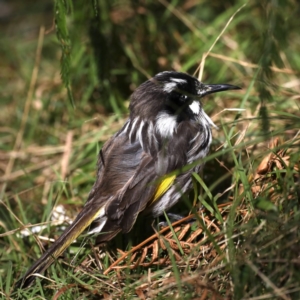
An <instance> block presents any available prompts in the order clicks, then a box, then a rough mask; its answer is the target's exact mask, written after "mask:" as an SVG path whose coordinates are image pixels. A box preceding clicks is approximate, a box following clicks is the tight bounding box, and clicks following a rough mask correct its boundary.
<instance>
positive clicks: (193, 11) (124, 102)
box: [0, 0, 300, 299]
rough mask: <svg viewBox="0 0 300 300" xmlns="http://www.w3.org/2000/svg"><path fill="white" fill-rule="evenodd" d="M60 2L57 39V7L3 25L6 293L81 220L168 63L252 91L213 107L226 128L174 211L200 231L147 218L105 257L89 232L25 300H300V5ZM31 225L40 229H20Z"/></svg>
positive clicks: (0, 244)
mask: <svg viewBox="0 0 300 300" xmlns="http://www.w3.org/2000/svg"><path fill="white" fill-rule="evenodd" d="M66 3H67V4H68V5H69V6H68V8H67V9H66V10H65V11H66V12H69V14H68V15H66V16H65V15H62V17H64V16H65V24H64V26H66V27H65V28H64V32H63V33H64V35H62V34H61V35H60V36H59V37H58V39H57V37H56V35H55V29H54V27H53V26H52V25H53V20H52V18H53V14H52V11H50V12H49V9H48V10H47V8H49V7H51V6H52V3H51V2H49V3H48V6H47V3H46V2H45V7H42V6H40V5H37V4H34V3H32V4H30V5H29V6H28V9H27V11H28V13H21V14H14V15H16V16H15V17H14V16H13V15H10V16H9V17H8V18H7V19H5V21H4V23H3V24H4V26H3V27H2V29H1V30H2V31H3V34H2V36H3V38H2V39H1V41H0V43H1V47H0V49H1V50H0V53H1V57H2V61H1V72H0V80H1V83H0V86H1V96H0V97H1V101H0V103H1V104H2V106H1V110H0V120H1V121H0V136H1V139H0V184H1V190H0V195H1V197H0V198H1V203H0V205H1V206H0V207H1V209H0V249H2V251H1V252H0V253H1V255H0V260H1V264H0V291H1V292H0V295H1V297H2V298H3V299H15V298H16V297H17V295H16V294H12V293H13V288H14V284H15V282H16V280H17V279H18V278H19V277H20V276H21V274H23V273H24V272H25V270H26V268H27V267H29V266H30V265H31V263H32V262H33V261H34V260H35V259H37V257H39V255H40V253H41V252H42V251H43V248H44V247H45V248H46V247H47V246H48V245H49V244H50V242H51V239H55V238H57V237H58V236H59V234H60V233H61V232H62V230H63V227H64V223H67V222H68V220H69V219H68V218H70V219H72V218H74V216H75V215H76V214H77V213H78V211H80V208H81V207H82V205H83V203H84V202H85V200H86V198H87V195H88V192H89V190H90V188H91V186H92V184H93V181H94V178H95V165H96V159H97V155H98V152H99V149H100V148H101V146H102V145H103V143H104V142H105V141H106V140H107V139H108V138H109V137H110V136H111V135H112V134H113V133H114V132H116V131H117V130H118V129H119V128H121V126H122V124H123V123H124V121H125V119H126V114H127V109H126V107H127V106H128V98H129V95H130V93H131V92H132V91H133V90H134V88H135V87H137V86H138V85H139V84H140V83H141V82H143V81H145V80H146V77H147V76H148V75H150V76H151V75H154V74H155V73H157V72H158V71H161V70H168V69H175V70H178V71H185V72H189V73H190V74H193V73H194V72H195V70H197V69H198V68H199V69H200V74H202V75H201V80H202V81H204V82H206V83H218V82H225V83H232V84H235V85H239V86H241V87H242V88H243V90H242V91H230V92H226V93H220V94H216V95H215V96H213V97H207V98H206V99H204V104H205V111H206V112H207V114H208V115H209V116H211V117H212V120H213V121H214V122H215V123H216V124H217V125H218V127H219V130H218V131H217V130H214V131H213V136H214V140H213V145H212V147H211V152H210V155H209V156H208V157H207V158H206V159H205V162H206V166H205V168H204V170H203V172H202V174H200V176H199V175H198V174H194V191H195V193H194V194H191V195H186V196H185V197H183V200H182V204H181V206H180V207H177V208H176V207H175V208H174V209H175V210H176V209H177V210H180V211H185V212H186V215H187V219H189V220H190V219H191V218H193V220H194V222H183V221H178V222H176V223H175V224H173V225H172V226H171V227H170V228H169V227H167V228H162V229H161V228H159V229H158V228H157V226H156V224H153V226H151V225H152V220H150V219H149V221H147V224H148V228H147V230H146V229H145V221H144V220H140V221H138V222H137V224H136V225H135V226H134V230H133V231H132V233H131V234H129V235H128V236H122V235H119V236H117V237H116V238H115V239H114V240H113V241H112V242H111V243H110V244H109V245H108V246H107V247H106V248H102V249H98V248H96V247H94V246H93V240H89V239H87V238H86V237H84V236H83V237H81V238H79V239H78V240H77V241H76V243H74V244H72V246H71V247H70V248H69V249H68V251H66V253H65V255H64V259H60V260H58V261H57V262H56V263H55V264H54V265H53V266H51V267H50V268H49V271H48V272H46V273H45V274H44V275H43V276H45V279H44V280H43V281H39V280H37V283H36V284H35V285H34V286H33V287H31V288H29V289H27V290H24V291H19V292H18V295H19V297H20V298H22V299H50V298H52V299H77V298H78V299H79V298H80V299H99V297H103V298H104V299H110V297H111V298H112V299H131V298H137V299H147V298H150V299H174V298H175V297H177V298H179V299H299V296H300V290H299V280H300V273H299V257H298V256H299V255H298V253H299V246H300V245H299V218H300V215H299V155H300V154H299V132H298V130H299V120H300V119H299V103H298V102H299V79H298V78H299V71H298V70H299V69H300V56H299V53H298V52H299V51H298V49H299V39H298V24H297V17H296V16H297V10H299V8H298V6H297V3H296V2H294V1H286V2H281V1H265V2H261V1H249V2H247V3H246V6H243V5H244V1H235V2H234V3H233V2H229V1H225V2H224V1H222V2H220V3H218V2H216V4H215V6H213V5H212V4H211V3H210V2H208V1H203V2H201V5H200V4H198V3H197V2H196V1H184V2H182V3H179V2H178V1H171V2H166V1H164V0H161V1H157V2H151V1H145V2H142V1H140V2H138V4H136V2H133V1H132V2H131V1H127V2H119V1H115V2H109V3H104V2H103V3H102V2H101V3H98V4H97V3H96V2H95V3H96V4H95V5H96V6H88V5H83V3H81V1H76V3H75V2H74V3H72V2H71V1H69V2H66ZM22 5H23V4H22V2H20V3H18V4H16V5H15V6H14V7H13V9H14V10H16V11H19V12H21V11H22V12H23V11H25V10H24V7H23V6H22ZM55 5H58V6H56V8H57V7H60V9H62V10H64V9H65V8H64V7H62V8H61V5H62V2H61V1H58V0H57V1H55ZM59 5H60V6H59ZM80 5H81V6H80ZM95 7H96V8H97V9H96V8H95ZM29 11H30V13H31V14H34V16H35V17H34V18H32V17H30V14H29ZM233 15H234V17H233V18H232V19H230V18H231V17H232V16H233ZM95 16H96V17H95ZM40 20H43V23H41V21H40ZM229 20H230V22H229ZM63 21H64V20H63ZM41 25H45V27H43V26H41ZM100 25H101V26H100ZM66 38H69V40H70V43H71V56H70V57H68V58H67V59H70V61H69V62H66V61H62V64H64V63H65V64H66V65H64V69H61V62H60V58H61V56H62V51H66V48H63V49H62V50H61V48H60V47H61V44H62V43H63V42H64V41H65V39H66ZM68 45H69V44H68ZM68 49H70V48H68V47H67V50H68ZM68 51H69V50H68ZM65 54H68V53H65ZM68 64H69V65H68ZM66 70H67V71H66ZM60 72H63V75H64V77H63V78H64V81H62V79H61V76H60ZM197 74H199V73H198V72H197ZM65 86H67V87H68V88H69V91H68V90H67V89H66V88H65ZM71 94H72V98H71ZM72 101H73V102H72ZM191 203H194V205H193V206H192V205H191ZM57 207H60V208H61V209H63V210H64V212H63V216H60V215H59V214H56V216H55V214H54V213H53V212H55V211H57V209H56V208H57ZM189 211H191V212H192V213H193V214H195V213H196V214H195V215H194V216H193V217H191V216H188V212H189ZM54 216H55V217H56V218H54ZM30 224H32V225H30ZM37 224H39V225H41V226H42V225H45V227H44V229H43V230H42V231H41V232H38V233H36V234H33V235H29V236H24V235H25V233H26V232H27V228H31V227H34V226H36V225H37ZM152 227H153V228H152ZM1 297H0V298H1Z"/></svg>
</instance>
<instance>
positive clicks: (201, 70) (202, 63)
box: [195, 3, 246, 81]
mask: <svg viewBox="0 0 300 300" xmlns="http://www.w3.org/2000/svg"><path fill="white" fill-rule="evenodd" d="M245 6H246V3H245V4H243V5H242V6H241V7H240V8H239V9H238V10H237V11H236V12H235V13H234V14H233V15H232V16H231V17H230V19H229V20H228V22H227V23H226V25H225V27H224V28H223V30H222V31H221V33H220V34H219V35H218V37H217V38H216V39H215V41H214V42H213V44H212V45H211V46H210V48H209V49H208V51H207V52H205V53H204V54H203V56H202V60H201V63H200V65H199V66H198V68H197V69H196V71H195V73H196V72H198V70H199V76H198V78H199V80H200V81H201V78H202V75H203V70H204V63H205V60H206V57H207V56H208V55H209V53H210V52H211V50H212V49H213V47H214V46H215V44H216V43H217V41H218V40H219V39H220V37H221V36H222V35H223V33H224V32H225V30H226V29H227V27H228V26H229V24H230V23H231V21H232V20H233V18H234V17H235V15H236V14H237V13H238V12H239V11H240V10H241V9H242V8H244V7H245Z"/></svg>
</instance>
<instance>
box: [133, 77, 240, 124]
mask: <svg viewBox="0 0 300 300" xmlns="http://www.w3.org/2000/svg"><path fill="white" fill-rule="evenodd" d="M234 89H240V88H239V87H237V86H234V85H230V84H204V83H202V82H200V81H199V80H198V79H197V78H195V77H193V76H190V75H188V74H185V73H181V72H175V71H166V72H161V73H158V74H157V75H155V76H154V77H153V78H151V79H149V80H147V81H146V82H144V83H143V84H141V85H140V86H139V87H138V88H137V89H136V90H135V92H134V93H133V94H132V97H131V104H130V112H131V117H136V116H139V117H141V118H142V119H150V120H151V119H155V118H157V116H158V115H159V114H160V113H162V112H163V113H167V114H169V115H172V116H177V117H178V121H180V119H187V118H191V119H192V118H193V117H195V116H197V115H199V114H201V112H202V106H201V102H200V99H201V98H202V97H203V96H205V95H208V94H212V93H216V92H221V91H226V90H234Z"/></svg>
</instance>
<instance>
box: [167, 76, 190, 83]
mask: <svg viewBox="0 0 300 300" xmlns="http://www.w3.org/2000/svg"><path fill="white" fill-rule="evenodd" d="M170 80H171V81H173V82H177V83H187V82H186V80H185V79H180V78H173V77H171V78H170Z"/></svg>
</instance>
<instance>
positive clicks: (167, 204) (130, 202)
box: [16, 71, 240, 288]
mask: <svg viewBox="0 0 300 300" xmlns="http://www.w3.org/2000/svg"><path fill="white" fill-rule="evenodd" d="M235 89H240V88H239V87H238V86H234V85H230V84H204V83H202V82H201V81H199V80H198V79H197V78H196V77H193V76H191V75H189V74H186V73H183V72H177V71H164V72H160V73H158V74H156V75H155V76H154V77H152V78H150V79H149V80H147V81H145V82H144V83H142V84H141V85H140V86H139V87H138V88H136V90H135V91H134V92H133V94H132V95H131V99H130V105H129V111H130V113H129V117H128V119H127V120H126V121H125V123H124V125H123V127H122V128H121V129H120V130H119V131H118V132H117V133H115V134H114V135H113V136H112V137H111V138H110V139H109V140H108V141H107V142H106V143H105V144H104V146H103V147H102V149H101V150H100V152H99V155H98V162H97V166H98V168H97V172H96V180H95V183H94V185H93V187H92V189H91V191H90V193H89V196H88V199H87V201H86V203H85V205H84V206H83V208H82V210H81V211H80V212H79V214H78V215H77V217H76V218H75V220H74V221H73V222H72V223H71V225H69V227H67V228H66V229H65V231H64V232H63V233H62V235H61V236H60V237H59V238H58V239H57V240H56V241H55V242H54V243H53V244H52V245H51V246H50V247H49V248H48V250H46V251H45V252H44V254H42V256H41V257H40V258H39V259H38V260H37V261H36V262H35V263H34V264H33V265H32V266H31V267H30V268H29V269H28V271H27V272H26V273H25V275H23V277H22V278H21V279H20V280H19V281H18V282H17V284H16V286H17V288H26V287H28V286H30V285H32V284H33V283H34V281H35V279H36V274H41V273H43V272H44V271H45V270H46V269H47V268H48V267H49V266H50V265H51V264H52V263H53V262H54V261H55V260H56V259H57V258H58V257H59V256H60V255H62V253H63V252H64V251H65V250H66V249H67V247H68V246H69V245H70V244H71V243H72V242H73V241H74V240H75V239H76V238H77V237H78V236H79V235H80V234H82V233H83V232H87V233H88V234H93V235H97V239H96V242H97V243H103V242H107V241H109V240H111V239H112V238H113V237H114V236H115V235H116V234H118V233H119V232H122V233H128V232H129V231H130V230H131V229H132V227H133V225H134V223H135V221H136V219H137V217H138V215H140V214H142V213H143V214H145V215H152V216H153V217H157V216H160V215H162V214H163V213H164V211H167V210H169V209H170V208H171V207H172V206H173V205H175V204H176V203H177V202H178V201H179V199H180V198H181V196H182V194H183V193H185V192H187V191H188V190H190V189H191V188H192V177H191V174H192V172H197V173H199V171H200V170H201V169H202V167H203V162H201V159H203V158H204V157H205V156H207V154H208V152H209V148H210V144H211V141H212V127H216V125H215V124H214V123H213V121H212V120H211V119H210V117H209V116H208V115H207V114H206V113H205V111H204V109H203V104H202V102H201V99H202V97H204V96H206V95H208V94H212V93H216V92H221V91H226V90H235ZM196 162H199V163H196ZM193 163H194V164H195V163H196V165H195V166H192V167H191V168H189V170H185V171H184V170H182V169H183V167H185V166H186V165H189V164H193Z"/></svg>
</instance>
